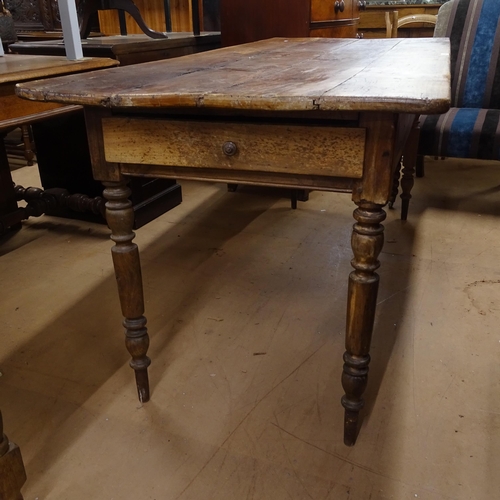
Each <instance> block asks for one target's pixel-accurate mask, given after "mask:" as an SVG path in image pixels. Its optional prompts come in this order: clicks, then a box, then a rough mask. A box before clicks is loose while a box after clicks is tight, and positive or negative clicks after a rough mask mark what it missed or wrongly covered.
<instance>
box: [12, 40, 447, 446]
mask: <svg viewBox="0 0 500 500" xmlns="http://www.w3.org/2000/svg"><path fill="white" fill-rule="evenodd" d="M449 65H450V48H449V41H448V40H447V39H443V38H441V39H439V38H435V39H434V38H427V39H425V38H417V39H373V40H363V39H326V38H305V39H286V38H275V39H270V40H264V41H260V42H255V43H251V44H245V45H239V46H234V47H228V48H224V49H219V50H214V51H210V52H205V53H201V54H196V55H191V56H186V57H181V58H177V59H172V60H165V61H156V62H151V63H145V64H141V65H137V66H128V67H123V68H112V69H108V70H103V71H99V72H91V73H88V74H86V75H78V76H74V75H68V76H64V77H61V78H56V79H51V80H50V81H39V82H29V83H24V84H21V85H19V86H18V87H17V93H18V95H20V96H22V97H24V98H26V99H32V100H40V101H50V102H56V103H61V104H79V105H83V106H84V108H85V116H86V123H87V132H88V136H89V142H90V149H91V156H92V164H93V167H92V168H93V173H94V177H95V178H96V179H98V180H101V181H103V183H104V186H105V188H106V189H105V190H104V196H105V197H106V198H107V200H108V203H107V221H108V225H109V227H110V228H111V231H112V236H111V238H112V240H113V241H114V242H115V246H114V247H113V248H112V254H113V263H114V266H115V273H116V276H117V283H118V289H119V295H120V302H121V307H122V312H123V315H124V317H125V320H124V325H125V329H126V345H127V348H128V350H129V353H130V354H131V356H132V361H131V366H132V368H133V369H134V370H135V376H136V384H137V389H138V394H139V399H140V400H141V401H147V400H148V399H149V382H148V373H147V370H148V366H149V364H150V359H149V358H148V356H147V349H148V345H149V337H148V333H147V328H146V318H145V317H144V301H143V294H142V278H141V268H140V263H139V254H138V249H137V246H136V245H135V244H134V243H132V240H133V238H134V233H133V232H132V220H133V213H132V212H133V211H132V208H131V203H130V201H129V200H128V196H129V194H130V190H129V189H128V188H127V186H126V182H127V180H128V178H129V177H130V176H149V177H162V176H163V177H170V178H178V179H182V178H188V179H201V180H216V181H222V182H229V183H250V184H260V185H274V186H284V187H289V188H301V189H322V190H330V191H344V192H345V191H348V192H351V193H352V200H353V202H354V203H355V204H356V205H357V208H356V210H355V211H354V219H355V224H354V226H353V232H352V239H351V245H352V249H353V253H354V259H353V260H352V262H351V264H352V266H353V268H354V271H353V272H351V274H350V276H349V287H348V297H347V321H346V336H345V338H346V352H345V353H344V358H343V359H344V368H343V374H342V386H343V389H344V392H345V395H344V396H343V397H342V405H343V406H344V409H345V419H344V442H345V443H346V444H347V445H353V444H354V443H355V441H356V438H357V433H358V429H359V414H360V411H361V409H362V408H363V405H364V401H363V392H364V390H365V387H366V384H367V379H368V366H369V363H370V356H369V351H370V342H371V336H372V331H373V324H374V318H375V308H376V302H377V290H378V282H379V277H378V274H377V273H376V270H377V268H378V267H379V265H380V263H379V261H378V255H379V254H380V251H381V250H382V246H383V241H384V238H383V231H384V228H383V225H382V222H383V220H384V219H385V212H384V210H383V207H384V206H385V205H386V204H387V202H388V200H389V198H390V195H391V190H392V185H393V177H394V172H395V170H396V165H397V164H398V161H399V158H400V157H401V154H402V152H403V150H405V152H406V151H409V149H408V146H405V145H406V143H407V138H408V137H409V136H410V134H414V133H415V130H416V129H415V123H416V122H415V118H416V116H418V115H419V114H432V113H443V112H446V111H447V110H448V109H449V106H450V71H449ZM414 142H415V141H413V144H414ZM404 148H407V149H404Z"/></svg>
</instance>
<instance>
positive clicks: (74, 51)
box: [58, 0, 83, 60]
mask: <svg viewBox="0 0 500 500" xmlns="http://www.w3.org/2000/svg"><path fill="white" fill-rule="evenodd" d="M58 4H59V13H60V15H61V24H62V30H63V37H64V47H65V49H66V57H67V58H68V59H70V60H74V59H82V58H83V51H82V41H81V40H80V28H79V26H78V16H77V15H76V5H75V0H59V2H58Z"/></svg>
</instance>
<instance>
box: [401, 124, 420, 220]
mask: <svg viewBox="0 0 500 500" xmlns="http://www.w3.org/2000/svg"><path fill="white" fill-rule="evenodd" d="M419 136H420V129H419V128H418V127H414V128H413V129H412V130H411V132H410V136H409V138H408V141H407V143H406V146H405V148H404V154H403V169H402V174H403V175H402V177H401V220H406V219H407V218H408V208H409V206H410V199H411V190H412V188H413V184H414V180H413V174H414V172H415V164H416V163H417V150H418V139H419Z"/></svg>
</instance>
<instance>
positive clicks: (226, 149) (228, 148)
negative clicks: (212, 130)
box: [222, 141, 238, 156]
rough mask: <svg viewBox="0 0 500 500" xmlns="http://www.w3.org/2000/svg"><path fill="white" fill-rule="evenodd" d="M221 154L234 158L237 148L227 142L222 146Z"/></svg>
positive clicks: (232, 143) (230, 142)
mask: <svg viewBox="0 0 500 500" xmlns="http://www.w3.org/2000/svg"><path fill="white" fill-rule="evenodd" d="M222 152H223V153H224V154H225V155H226V156H234V155H235V154H236V153H237V152H238V147H237V146H236V144H235V143H234V142H232V141H227V142H225V143H224V144H223V145H222Z"/></svg>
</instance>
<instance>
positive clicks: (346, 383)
mask: <svg viewBox="0 0 500 500" xmlns="http://www.w3.org/2000/svg"><path fill="white" fill-rule="evenodd" d="M358 205H359V208H357V209H356V210H355V211H354V218H355V219H356V223H355V224H354V227H353V233H352V240H351V244H352V249H353V253H354V259H353V260H352V261H351V265H352V266H353V267H354V271H353V272H352V273H351V274H350V276H349V287H348V299H347V328H346V343H345V344H346V352H345V354H344V368H343V373H342V387H343V388H344V391H345V395H344V396H343V397H342V406H343V407H344V408H345V420H344V443H345V444H346V445H348V446H352V445H354V443H355V442H356V437H357V433H358V419H359V412H360V411H361V409H362V408H363V406H364V400H363V397H362V396H363V393H364V391H365V389H366V384H367V381H368V365H369V364H370V355H369V351H370V343H371V337H372V331H373V323H374V320H375V308H376V303H377V292H378V283H379V276H378V274H377V273H376V272H375V270H376V269H378V267H379V266H380V263H379V261H378V256H379V254H380V252H381V250H382V246H383V243H384V227H383V226H382V224H381V222H382V221H383V220H384V219H385V212H384V211H383V210H382V206H381V205H375V204H371V203H365V202H361V203H359V204H358Z"/></svg>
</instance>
